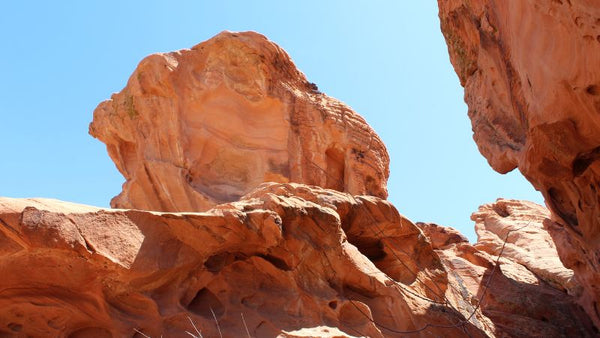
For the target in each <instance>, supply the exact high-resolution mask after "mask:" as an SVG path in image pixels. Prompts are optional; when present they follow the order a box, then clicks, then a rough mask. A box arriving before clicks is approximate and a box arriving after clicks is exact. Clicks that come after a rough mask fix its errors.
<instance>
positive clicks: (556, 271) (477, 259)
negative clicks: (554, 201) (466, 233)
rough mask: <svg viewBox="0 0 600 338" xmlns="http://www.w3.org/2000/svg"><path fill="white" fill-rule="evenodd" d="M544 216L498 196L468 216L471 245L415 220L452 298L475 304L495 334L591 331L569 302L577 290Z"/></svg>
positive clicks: (547, 334)
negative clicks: (442, 268) (445, 275)
mask: <svg viewBox="0 0 600 338" xmlns="http://www.w3.org/2000/svg"><path fill="white" fill-rule="evenodd" d="M547 217H549V213H548V210H546V209H545V208H543V207H541V206H539V205H536V204H535V203H531V202H525V201H516V200H503V199H499V200H498V201H496V203H492V204H486V205H483V206H481V207H480V208H479V210H478V211H477V212H475V213H474V214H473V216H472V218H473V220H474V221H475V222H476V225H475V229H476V232H477V236H478V241H477V243H475V244H474V245H470V244H469V243H468V242H467V240H466V239H465V238H462V236H461V235H460V234H459V233H458V232H457V231H456V230H454V229H452V228H446V227H442V226H437V225H435V224H423V223H419V224H418V225H419V226H420V228H421V229H423V231H424V233H425V234H426V235H427V236H428V237H430V238H432V245H433V247H434V248H435V250H436V252H437V253H438V255H439V257H441V259H442V262H443V264H444V266H445V267H446V270H447V271H448V279H449V287H450V288H453V291H454V294H455V295H456V294H460V295H461V297H462V298H459V299H458V302H460V301H470V302H471V304H480V309H481V311H482V313H483V315H485V316H486V317H488V318H489V320H490V321H491V322H493V323H494V326H495V331H494V334H495V335H498V336H505V335H508V336H511V337H577V336H580V335H595V334H597V331H596V330H595V328H593V327H592V325H591V321H590V320H589V319H587V316H586V314H585V312H584V310H583V309H582V308H581V307H580V306H579V305H578V304H577V303H576V300H577V297H578V296H579V294H580V293H581V287H580V286H579V285H578V284H577V282H576V281H575V280H574V279H573V271H571V270H569V269H566V268H565V267H564V266H563V265H562V264H561V262H560V260H559V259H558V254H557V252H556V248H555V247H554V243H553V242H552V240H551V238H550V236H549V235H548V233H547V232H546V230H545V228H544V223H545V222H546V221H547V220H548V218H547ZM434 239H435V240H434ZM505 240H506V244H504V243H505ZM500 254H502V256H501V258H500V259H498V255H500ZM496 262H498V263H499V264H498V265H497V266H496ZM486 286H488V287H487V289H486ZM484 294H485V296H484ZM482 297H483V298H482ZM482 299H483V300H482ZM480 300H482V301H481V302H480ZM583 318H585V319H583ZM582 319H583V320H582Z"/></svg>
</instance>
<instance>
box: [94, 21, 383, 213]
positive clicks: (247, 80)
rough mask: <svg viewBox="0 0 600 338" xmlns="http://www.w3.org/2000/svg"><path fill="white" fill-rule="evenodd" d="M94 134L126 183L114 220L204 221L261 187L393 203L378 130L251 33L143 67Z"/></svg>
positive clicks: (153, 59)
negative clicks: (136, 212) (139, 215)
mask: <svg viewBox="0 0 600 338" xmlns="http://www.w3.org/2000/svg"><path fill="white" fill-rule="evenodd" d="M89 131H90V134H91V135H92V136H94V137H96V138H98V139H99V140H101V141H102V142H104V143H105V144H106V146H107V150H108V153H109V155H110V157H111V158H112V159H113V161H114V162H115V164H116V165H117V168H118V169H119V171H120V172H121V173H122V174H123V176H125V178H126V182H125V184H124V185H123V191H122V192H121V194H120V195H118V196H117V197H115V198H114V199H113V200H112V203H111V205H112V206H113V207H117V208H136V209H144V210H158V211H203V210H207V209H209V208H211V207H213V206H214V205H216V204H220V203H224V202H231V201H236V200H238V199H239V198H240V197H241V196H242V195H245V194H246V193H248V192H249V191H251V190H252V189H253V188H255V187H257V186H258V185H260V184H261V183H263V182H280V183H284V182H297V183H305V184H310V185H317V186H321V187H324V188H331V189H335V190H338V191H345V192H349V193H351V194H355V195H362V194H365V195H373V196H377V197H381V198H386V197H387V188H386V183H387V178H388V176H389V169H388V168H389V157H388V154H387V150H386V148H385V146H384V145H383V143H382V142H381V140H380V139H379V137H378V136H377V134H376V133H375V132H374V131H373V129H371V127H369V125H368V124H367V123H366V122H365V120H364V119H363V118H362V117H360V116H359V115H358V114H357V113H355V112H354V111H352V109H351V108H350V107H348V106H346V105H345V104H343V103H342V102H340V101H338V100H335V99H333V98H331V97H328V96H327V95H325V94H322V93H320V92H319V91H318V90H317V87H316V86H315V85H314V84H313V83H310V82H308V81H307V79H306V77H305V76H304V74H302V73H301V72H300V71H299V70H298V69H296V66H295V65H294V64H293V62H292V61H291V59H290V57H289V56H288V55H287V53H286V52H285V51H284V50H283V49H281V48H280V47H278V46H277V45H275V44H274V43H273V42H271V41H269V40H267V38H265V37H264V36H262V35H260V34H258V33H254V32H243V33H232V32H223V33H220V34H219V35H217V36H215V37H214V38H212V39H210V40H208V41H205V42H203V43H200V44H198V45H197V46H194V47H193V48H192V49H185V50H180V51H176V52H172V53H163V54H154V55H151V56H149V57H147V58H145V59H144V60H142V61H141V62H140V64H139V66H138V67H137V69H136V70H135V71H134V73H133V74H132V75H131V77H130V79H129V81H128V83H127V86H126V87H125V88H124V89H123V90H122V91H121V92H120V93H118V94H113V95H112V97H111V99H110V100H107V101H104V102H102V103H101V104H100V105H99V106H98V107H97V108H96V110H95V111H94V120H93V122H92V123H91V124H90V129H89Z"/></svg>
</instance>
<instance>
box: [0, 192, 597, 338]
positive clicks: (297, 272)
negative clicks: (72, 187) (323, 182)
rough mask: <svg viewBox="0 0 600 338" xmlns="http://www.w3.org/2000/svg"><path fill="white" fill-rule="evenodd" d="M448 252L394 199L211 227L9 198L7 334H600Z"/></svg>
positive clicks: (463, 247) (470, 254)
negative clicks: (399, 208)
mask: <svg viewBox="0 0 600 338" xmlns="http://www.w3.org/2000/svg"><path fill="white" fill-rule="evenodd" d="M482 217H483V216H482ZM489 217H491V216H489ZM437 229H442V228H441V227H438V228H437ZM428 233H430V232H428ZM438 237H441V236H438ZM445 242H447V243H449V244H446V245H445V246H443V247H439V246H435V249H436V250H435V251H434V247H433V246H432V244H431V242H430V241H429V240H428V238H427V237H426V236H424V235H423V233H422V232H421V230H420V229H419V228H418V227H417V226H415V225H414V224H413V223H411V222H410V221H409V220H407V219H406V218H404V217H402V216H401V215H400V214H399V213H398V212H397V211H396V209H395V208H394V207H393V206H392V205H391V204H390V203H389V202H387V201H384V200H382V199H379V198H376V197H372V196H354V197H353V196H352V195H349V194H346V193H341V192H337V191H335V190H328V189H322V188H318V187H309V186H305V185H297V184H265V185H262V186H260V187H259V188H257V189H256V190H254V191H253V192H251V193H250V194H248V195H247V196H245V197H244V198H242V200H241V201H238V202H234V203H229V204H223V205H219V206H217V207H215V208H213V209H211V210H209V211H207V212H203V213H160V212H150V211H141V210H119V209H115V210H108V209H98V208H93V207H87V206H80V205H74V204H69V203H64V202H60V201H54V200H37V199H36V200H19V199H9V198H2V199H0V248H2V250H1V251H0V271H2V274H3V278H0V335H4V336H9V337H11V336H19V337H20V336H23V337H24V336H64V337H111V336H112V337H127V336H129V337H141V335H140V334H139V333H137V334H136V331H135V329H137V330H139V331H140V332H142V333H144V334H146V335H149V336H153V337H159V336H161V335H164V336H165V337H185V336H187V334H186V333H185V331H190V332H195V331H194V329H193V327H192V325H191V324H190V319H191V320H192V321H193V322H194V323H195V325H196V326H197V327H198V328H199V329H200V330H201V331H202V334H203V335H204V336H205V337H215V336H218V331H217V330H218V328H217V326H216V322H218V325H219V328H220V330H221V332H222V333H223V335H224V336H225V337H242V336H246V327H247V328H248V332H249V333H250V335H252V336H253V337H275V336H280V337H317V336H319V337H320V336H330V337H341V336H343V337H346V336H369V337H384V336H385V337H394V336H398V337H399V336H405V335H406V334H409V333H410V331H415V330H420V331H418V332H412V333H413V334H416V335H417V336H466V335H467V334H468V335H470V336H471V337H484V336H503V335H505V334H510V335H513V336H523V335H530V336H533V335H537V334H539V335H538V336H561V335H563V336H591V335H593V328H592V325H591V321H589V319H587V316H586V315H585V313H583V311H582V310H580V309H579V307H578V305H576V304H575V303H574V301H573V300H572V298H571V297H570V296H568V295H567V293H566V292H564V291H563V290H561V289H559V288H555V287H553V285H552V284H549V283H546V282H545V281H544V280H545V279H542V278H540V277H538V276H537V275H536V273H534V272H531V271H529V270H527V268H526V267H524V266H523V265H521V264H519V263H516V262H514V261H512V260H511V259H510V257H508V256H506V257H505V258H504V259H502V260H501V265H500V267H499V268H498V269H496V271H495V273H494V272H493V271H494V260H495V256H493V255H490V254H489V253H487V252H485V251H478V250H477V249H475V248H474V247H473V246H471V245H469V244H468V243H467V242H466V241H464V240H457V239H453V240H449V241H445ZM436 251H437V253H436ZM536 254H538V253H536ZM440 256H441V257H442V258H441V259H440ZM32 267H35V268H34V269H32ZM488 277H492V282H491V284H490V288H489V289H488V293H487V295H486V297H485V298H484V301H483V302H482V307H481V308H480V309H478V308H477V301H476V300H477V299H479V297H481V293H482V292H484V291H483V290H485V288H484V283H486V281H487V278H488ZM550 279H552V278H550ZM482 310H483V311H482ZM213 312H214V316H215V317H216V318H217V321H216V322H215V320H214V318H213ZM472 313H473V315H472V316H471V314H472ZM242 317H243V318H242ZM370 319H374V320H375V321H376V322H377V323H378V325H375V324H373V323H372V322H371V320H370ZM244 323H245V325H244ZM392 330H393V331H392ZM397 331H400V332H397Z"/></svg>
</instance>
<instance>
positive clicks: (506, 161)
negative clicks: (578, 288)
mask: <svg viewBox="0 0 600 338" xmlns="http://www.w3.org/2000/svg"><path fill="white" fill-rule="evenodd" d="M438 3H439V7H440V21H441V27H442V31H443V33H444V36H445V38H446V41H447V43H448V50H449V52H450V58H451V61H452V64H453V65H454V68H455V70H456V72H457V74H458V75H459V78H460V81H461V84H462V85H463V86H464V87H465V101H466V102H467V104H468V106H469V117H470V118H471V121H472V125H473V131H474V139H475V141H476V142H477V145H478V146H479V150H480V151H481V153H482V154H483V155H484V156H485V157H486V158H487V159H488V162H489V163H490V165H491V166H492V167H493V168H494V169H495V170H497V171H499V172H501V173H505V172H508V171H510V170H513V169H515V168H517V167H518V168H519V170H520V171H521V172H522V173H523V175H525V177H527V179H528V180H529V181H531V183H532V184H533V185H534V186H535V188H536V189H538V190H539V191H541V192H542V194H543V195H544V198H545V200H546V204H547V205H548V207H549V208H550V209H551V211H552V215H553V219H554V221H555V222H556V224H554V225H552V226H551V225H548V228H549V229H550V231H551V234H552V236H553V238H554V240H555V241H556V242H557V243H559V245H558V246H557V248H558V252H559V254H560V256H561V259H562V260H563V262H564V263H565V264H566V266H567V267H569V268H571V269H573V270H574V271H575V273H576V276H577V278H578V279H579V280H580V281H581V282H582V284H583V286H584V288H585V292H586V294H585V295H584V296H583V297H582V302H583V303H584V304H585V307H586V309H587V311H588V313H590V314H591V315H592V316H593V317H594V320H595V322H596V325H600V316H599V305H598V302H599V301H600V289H599V288H598V285H600V274H599V273H598V271H600V259H599V253H600V240H599V239H600V226H599V221H600V193H599V191H600V187H599V183H598V182H600V176H599V173H600V162H598V161H597V159H598V158H600V155H599V154H600V114H599V113H600V66H599V65H600V3H598V2H597V1H589V0H582V1H571V0H562V1H541V0H527V1H500V0H497V1H496V0H475V1H466V0H438Z"/></svg>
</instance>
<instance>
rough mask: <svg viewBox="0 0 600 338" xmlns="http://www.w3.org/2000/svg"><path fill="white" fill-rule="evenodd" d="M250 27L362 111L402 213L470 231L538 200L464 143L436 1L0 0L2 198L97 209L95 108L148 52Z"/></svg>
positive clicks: (101, 202)
mask: <svg viewBox="0 0 600 338" xmlns="http://www.w3.org/2000/svg"><path fill="white" fill-rule="evenodd" d="M222 30H234V31H243V30H255V31H258V32H260V33H262V34H265V35H266V36H267V37H269V38H270V39H271V40H272V41H275V42H276V43H278V44H279V45H280V46H282V47H283V48H284V49H285V50H287V51H288V53H289V54H290V55H291V56H292V58H293V60H294V62H295V63H296V65H297V66H298V67H299V68H300V69H301V70H302V71H303V72H304V73H305V74H306V75H307V77H308V79H309V80H310V81H312V82H315V83H316V84H317V85H318V86H319V89H320V90H321V91H323V92H325V93H327V94H328V95H330V96H333V97H335V98H338V99H340V100H342V101H344V102H346V103H347V104H349V105H350V106H351V107H353V108H354V110H356V111H357V112H358V113H360V114H362V115H363V116H364V117H365V118H366V119H367V121H368V122H369V123H370V124H371V125H372V126H373V128H374V129H375V130H376V131H377V132H378V133H379V135H380V136H381V138H382V139H383V140H384V142H385V144H386V145H387V148H388V150H389V152H390V157H391V177H390V180H389V183H388V188H389V192H390V197H389V199H390V200H391V201H392V202H393V203H394V205H395V206H396V207H397V208H398V210H399V211H400V212H401V213H402V214H404V215H406V216H407V217H409V218H410V219H411V220H413V221H428V222H436V223H438V224H442V225H447V226H453V227H455V228H458V229H460V230H461V231H462V232H463V233H465V234H467V235H468V236H469V238H470V239H471V240H473V239H474V238H475V236H474V232H473V223H472V221H470V219H469V216H470V214H471V213H472V212H473V211H475V210H476V209H477V207H478V206H479V205H480V204H483V203H487V202H492V201H494V200H495V199H496V198H498V197H505V198H518V199H528V200H533V201H536V202H538V203H542V199H541V196H540V194H539V193H538V192H536V191H534V190H533V188H532V187H531V185H530V184H529V183H528V182H527V181H526V180H525V179H524V178H522V176H521V175H520V174H519V173H517V172H514V173H511V174H509V175H500V174H497V173H495V172H494V171H492V169H491V168H490V167H489V166H488V165H487V162H486V161H485V159H484V158H483V157H482V156H481V155H480V154H479V152H478V151H477V147H476V145H475V143H474V142H473V140H472V136H471V135H472V132H471V126H470V122H469V120H468V118H467V107H466V106H465V104H464V102H463V90H462V88H461V87H460V85H459V82H458V79H457V77H456V75H455V73H454V71H453V70H452V67H451V65H450V62H449V59H448V53H447V49H446V45H445V44H444V41H443V37H442V34H441V33H440V30H439V21H438V18H437V6H436V1H433V0H431V1H397V0H389V1H160V2H159V1H49V2H47V1H5V2H3V3H2V4H1V5H0V41H1V45H0V64H1V65H2V71H1V72H0V74H1V77H0V149H1V154H0V158H1V159H2V165H0V195H2V196H10V197H53V198H58V199H62V200H67V201H74V202H79V203H85V204H92V205H97V206H108V203H109V200H110V198H112V197H113V196H114V195H116V194H118V193H119V192H120V189H121V184H122V183H123V178H122V177H121V175H120V174H119V173H118V171H117V170H116V168H115V166H114V165H113V163H112V162H111V161H110V159H109V157H108V155H107V153H106V150H105V148H104V145H103V144H102V143H100V142H99V141H97V140H95V139H93V138H92V137H90V136H89V135H88V134H87V129H88V123H89V122H90V121H91V119H92V112H93V110H94V108H95V107H96V105H97V104H98V103H99V102H100V101H102V100H105V99H107V98H109V96H110V94H111V93H113V92H117V91H120V90H121V89H122V88H123V86H124V85H125V83H126V81H127V78H128V77H129V75H130V74H131V73H132V72H133V70H134V69H135V67H136V65H137V63H138V62H139V61H140V60H141V59H142V58H143V57H144V56H146V55H148V54H151V53H154V52H167V51H172V50H177V49H182V48H189V47H191V46H193V45H195V44H197V43H199V42H201V41H204V40H206V39H208V38H210V37H212V36H213V35H215V34H217V33H218V32H220V31H222Z"/></svg>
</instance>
